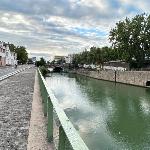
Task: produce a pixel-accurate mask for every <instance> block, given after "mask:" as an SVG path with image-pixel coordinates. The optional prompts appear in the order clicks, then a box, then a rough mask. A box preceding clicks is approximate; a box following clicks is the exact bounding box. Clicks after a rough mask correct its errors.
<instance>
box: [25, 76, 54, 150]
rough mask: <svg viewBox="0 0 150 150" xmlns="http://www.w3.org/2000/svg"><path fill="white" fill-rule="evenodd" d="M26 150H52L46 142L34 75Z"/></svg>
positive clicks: (45, 132)
mask: <svg viewBox="0 0 150 150" xmlns="http://www.w3.org/2000/svg"><path fill="white" fill-rule="evenodd" d="M27 150H53V145H52V144H50V143H48V142H47V121H46V117H44V114H43V105H42V99H41V95H40V89H39V82H38V76H37V73H36V76H35V84H34V94H33V102H32V111H31V120H30V128H29V137H28V147H27Z"/></svg>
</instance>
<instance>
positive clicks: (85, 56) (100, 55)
mask: <svg viewBox="0 0 150 150" xmlns="http://www.w3.org/2000/svg"><path fill="white" fill-rule="evenodd" d="M118 56H119V55H118V52H117V50H116V49H112V48H111V47H102V48H96V47H91V48H90V51H87V50H85V51H83V52H81V53H79V54H75V55H74V57H73V64H74V65H75V66H77V65H78V64H98V65H100V64H101V65H103V63H104V62H105V61H111V60H117V59H118V58H119V57H118Z"/></svg>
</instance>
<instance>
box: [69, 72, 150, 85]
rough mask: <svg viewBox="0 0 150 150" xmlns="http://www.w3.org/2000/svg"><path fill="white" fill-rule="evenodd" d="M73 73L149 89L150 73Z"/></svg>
mask: <svg viewBox="0 0 150 150" xmlns="http://www.w3.org/2000/svg"><path fill="white" fill-rule="evenodd" d="M72 73H76V74H81V75H85V76H88V77H91V78H95V79H100V80H107V81H112V82H118V83H124V84H131V85H136V86H142V87H148V84H150V82H149V83H148V81H150V71H116V72H115V71H112V70H103V71H88V70H76V71H73V72H72ZM149 86H150V85H149Z"/></svg>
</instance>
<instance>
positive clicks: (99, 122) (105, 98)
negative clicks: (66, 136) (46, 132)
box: [46, 74, 150, 150]
mask: <svg viewBox="0 0 150 150" xmlns="http://www.w3.org/2000/svg"><path fill="white" fill-rule="evenodd" d="M46 81H47V83H48V85H49V87H50V88H51V89H52V91H53V92H54V94H55V96H56V97H57V99H58V101H59V103H60V105H61V107H62V108H63V109H64V110H65V112H66V114H67V116H68V117H69V118H70V120H71V121H72V123H73V125H74V126H75V128H76V129H77V130H78V131H79V134H80V135H81V137H82V138H83V140H84V141H85V143H86V144H87V146H88V147H89V149H90V150H111V149H114V150H118V149H120V150H123V149H124V150H128V149H129V150H130V149H135V150H142V149H144V150H145V149H146V150H147V149H150V90H149V89H145V88H141V87H135V86H129V85H124V84H115V83H112V82H107V81H101V80H96V79H91V78H88V77H84V76H80V75H68V74H64V75H60V74H53V76H52V77H49V78H47V79H46Z"/></svg>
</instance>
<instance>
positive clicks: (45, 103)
mask: <svg viewBox="0 0 150 150" xmlns="http://www.w3.org/2000/svg"><path fill="white" fill-rule="evenodd" d="M43 88H44V95H43V96H44V97H43V98H44V116H47V96H48V94H47V90H46V88H45V85H44V86H43Z"/></svg>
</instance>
